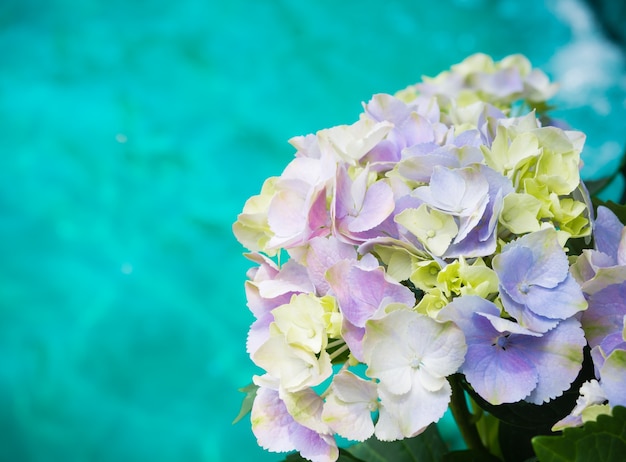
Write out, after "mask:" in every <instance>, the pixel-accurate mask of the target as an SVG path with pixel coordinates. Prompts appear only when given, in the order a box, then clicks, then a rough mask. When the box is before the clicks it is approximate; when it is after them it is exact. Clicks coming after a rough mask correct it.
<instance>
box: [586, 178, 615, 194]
mask: <svg viewBox="0 0 626 462" xmlns="http://www.w3.org/2000/svg"><path fill="white" fill-rule="evenodd" d="M614 179H615V177H614V176H613V175H611V176H605V177H604V178H600V179H599V180H585V186H587V191H589V195H590V196H597V195H598V194H600V193H601V192H602V191H603V190H604V189H605V188H606V187H607V186H608V185H609V184H611V182H612V181H613V180H614Z"/></svg>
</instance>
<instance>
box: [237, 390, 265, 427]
mask: <svg viewBox="0 0 626 462" xmlns="http://www.w3.org/2000/svg"><path fill="white" fill-rule="evenodd" d="M258 389H259V386H258V385H255V384H253V383H251V384H250V385H247V386H245V387H243V388H240V389H239V391H240V392H242V393H245V394H246V396H245V397H244V398H243V402H242V403H241V409H240V410H239V414H237V417H235V420H233V425H234V424H236V423H237V422H239V421H240V420H241V419H243V418H244V417H245V416H247V415H248V414H249V413H250V411H251V410H252V404H253V403H254V398H255V397H256V391H257V390H258Z"/></svg>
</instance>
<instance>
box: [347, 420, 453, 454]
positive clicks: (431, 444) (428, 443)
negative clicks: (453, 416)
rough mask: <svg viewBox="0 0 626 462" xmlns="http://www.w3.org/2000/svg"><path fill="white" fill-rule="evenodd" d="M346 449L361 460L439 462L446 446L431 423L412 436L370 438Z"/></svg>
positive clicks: (446, 450)
mask: <svg viewBox="0 0 626 462" xmlns="http://www.w3.org/2000/svg"><path fill="white" fill-rule="evenodd" d="M348 451H350V453H351V454H352V455H354V456H356V457H358V458H359V459H361V460H363V462H440V461H441V460H442V458H443V456H444V454H445V453H446V452H448V448H447V447H446V445H445V443H444V442H443V440H442V439H441V435H440V434H439V430H437V426H436V425H435V424H432V425H430V426H429V427H428V428H427V429H426V430H425V431H424V432H423V433H421V434H419V435H418V436H416V437H413V438H407V439H404V440H400V441H391V442H386V441H379V440H377V439H376V438H371V439H369V440H367V441H365V442H363V443H358V444H355V445H354V446H351V447H349V448H348Z"/></svg>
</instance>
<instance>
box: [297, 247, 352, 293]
mask: <svg viewBox="0 0 626 462" xmlns="http://www.w3.org/2000/svg"><path fill="white" fill-rule="evenodd" d="M344 259H346V260H354V261H356V250H355V248H354V246H353V245H350V244H345V243H343V242H341V241H339V240H338V239H336V238H335V237H333V236H329V237H328V238H325V237H315V238H313V239H311V241H310V242H309V248H308V249H307V253H306V257H305V264H306V268H307V271H308V273H309V277H310V279H311V281H312V282H313V284H314V285H315V287H316V289H317V291H318V294H319V295H325V294H326V293H327V292H328V290H329V289H330V285H329V284H328V281H326V278H325V275H326V271H327V270H328V268H330V267H331V266H333V265H334V264H335V263H337V262H339V261H341V260H344Z"/></svg>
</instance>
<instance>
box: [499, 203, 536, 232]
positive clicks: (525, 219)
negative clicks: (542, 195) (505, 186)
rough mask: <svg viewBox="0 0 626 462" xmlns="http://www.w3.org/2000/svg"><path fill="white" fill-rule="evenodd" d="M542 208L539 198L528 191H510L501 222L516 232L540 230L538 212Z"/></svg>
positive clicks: (501, 215)
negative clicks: (527, 192)
mask: <svg viewBox="0 0 626 462" xmlns="http://www.w3.org/2000/svg"><path fill="white" fill-rule="evenodd" d="M540 209H541V202H540V201H539V199H537V198H535V197H533V196H531V195H530V194H526V193H510V194H507V195H506V196H505V197H504V205H503V208H502V213H501V214H500V223H502V225H504V226H505V227H506V228H507V229H508V230H509V231H511V232H512V233H515V234H525V233H530V232H533V231H539V230H540V229H541V226H540V224H539V221H538V220H537V214H538V213H539V210H540Z"/></svg>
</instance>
